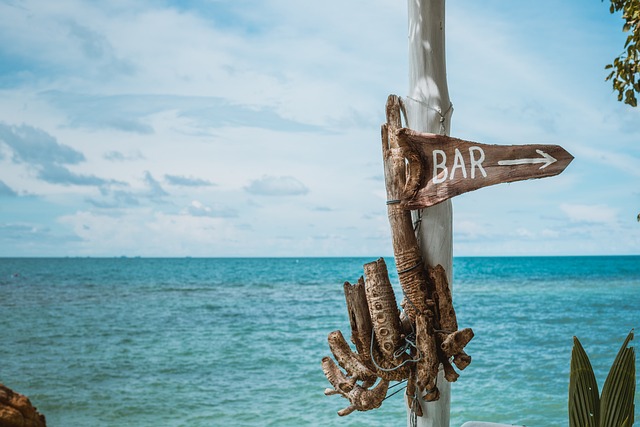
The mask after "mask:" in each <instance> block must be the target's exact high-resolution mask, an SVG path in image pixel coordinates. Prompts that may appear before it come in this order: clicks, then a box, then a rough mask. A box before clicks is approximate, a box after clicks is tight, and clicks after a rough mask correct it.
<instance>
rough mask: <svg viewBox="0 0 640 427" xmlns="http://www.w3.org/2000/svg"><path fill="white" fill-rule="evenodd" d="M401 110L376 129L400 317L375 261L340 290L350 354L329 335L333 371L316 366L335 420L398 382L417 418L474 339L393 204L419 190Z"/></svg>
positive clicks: (441, 276) (377, 399) (377, 400)
mask: <svg viewBox="0 0 640 427" xmlns="http://www.w3.org/2000/svg"><path fill="white" fill-rule="evenodd" d="M401 109H402V103H401V100H400V99H399V98H398V97H396V96H393V95H392V96H390V97H389V99H388V101H387V108H386V113H387V123H386V124H384V125H383V126H382V148H383V158H384V168H385V183H386V188H387V211H388V216H389V222H390V225H391V235H392V240H393V250H394V256H395V262H396V268H397V270H398V278H399V280H400V285H401V287H402V291H403V294H404V298H403V301H402V304H401V306H402V311H401V310H399V309H398V305H397V303H396V298H395V295H394V293H393V288H392V286H391V282H390V281H389V275H388V272H387V266H386V264H385V262H384V260H383V259H382V258H380V259H378V260H377V261H374V262H371V263H368V264H365V265H364V273H365V274H364V278H362V277H361V278H360V279H359V280H358V283H356V284H355V285H352V284H350V283H349V282H346V283H345V284H344V293H345V298H346V302H347V311H348V314H349V321H350V325H351V342H352V343H353V344H354V345H355V351H353V350H352V348H351V346H350V345H349V344H348V343H347V341H346V340H345V338H344V336H343V335H342V332H340V331H334V332H331V333H330V334H329V338H328V341H329V348H330V349H331V353H332V354H333V356H334V358H335V360H336V361H337V362H338V364H336V363H335V362H334V361H333V359H331V358H330V357H325V358H323V359H322V369H323V371H324V374H325V376H326V377H327V379H328V380H329V382H330V383H331V385H332V386H333V389H330V388H329V389H326V390H325V394H326V395H333V394H340V395H342V396H343V397H345V398H346V399H348V400H349V403H350V404H349V406H348V407H346V408H344V409H342V410H340V411H338V414H339V415H341V416H342V415H348V414H350V413H351V412H353V411H356V410H358V411H367V410H370V409H374V408H378V407H379V406H380V405H381V404H382V401H383V400H384V399H385V397H386V396H387V390H388V388H389V383H390V382H391V381H403V380H407V389H406V396H407V404H408V405H409V407H410V408H411V409H412V410H413V411H414V412H415V413H416V414H417V415H420V416H421V415H422V407H421V406H420V404H419V402H418V399H417V397H418V396H421V397H423V398H424V400H426V401H434V400H438V398H439V397H440V393H439V391H438V387H437V378H438V370H439V369H440V366H441V365H442V367H443V369H444V376H445V379H446V380H447V381H450V382H451V381H456V380H457V378H458V373H457V372H456V371H455V369H454V368H453V365H452V363H453V364H454V365H455V366H456V367H457V368H458V369H460V370H462V369H464V368H466V367H467V366H468V365H469V363H471V357H470V356H469V355H467V354H466V353H465V352H464V347H465V345H466V344H467V343H468V342H469V341H470V340H471V338H473V331H472V330H471V329H469V328H467V329H462V330H459V329H458V322H457V319H456V314H455V310H454V309H453V303H452V298H451V292H450V290H449V284H448V282H447V275H446V272H445V270H444V268H443V267H442V266H440V265H438V266H436V267H433V268H432V267H428V266H425V265H424V263H423V260H422V256H421V251H420V248H419V246H418V242H417V239H416V235H415V232H414V229H413V222H412V220H411V212H410V211H409V210H406V209H404V208H403V207H402V205H401V203H400V202H401V200H402V199H403V198H407V196H411V194H408V193H410V192H411V189H414V188H418V183H416V182H414V181H415V179H417V178H416V177H419V176H421V174H420V173H417V172H418V171H413V173H412V171H407V170H406V164H407V162H406V160H405V158H406V156H407V155H411V154H410V153H411V152H412V151H411V150H403V148H402V147H401V146H400V142H399V139H398V138H397V136H396V135H397V131H398V130H399V129H400V128H401V117H400V114H401ZM409 164H412V163H411V162H410V163H409ZM338 365H339V366H338ZM340 368H342V369H340ZM343 370H344V372H343Z"/></svg>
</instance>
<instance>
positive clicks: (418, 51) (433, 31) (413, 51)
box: [405, 0, 453, 427]
mask: <svg viewBox="0 0 640 427" xmlns="http://www.w3.org/2000/svg"><path fill="white" fill-rule="evenodd" d="M408 5H409V7H408V14H409V94H408V96H407V98H406V99H405V105H406V109H407V122H408V127H410V128H411V129H414V130H417V131H423V132H430V133H438V134H445V135H448V134H449V130H450V118H451V114H452V113H453V108H452V106H451V101H450V100H449V90H448V88H447V74H446V63H445V31H444V23H445V20H444V16H445V0H408ZM413 216H414V221H416V220H417V219H418V217H421V219H422V220H421V222H420V225H419V229H418V232H417V233H418V242H419V244H420V248H421V250H422V257H423V259H424V261H425V262H426V263H427V264H428V265H430V266H435V265H438V264H440V265H442V266H443V267H444V269H445V271H446V272H447V278H448V280H449V286H451V284H452V283H453V282H452V273H453V272H452V269H453V226H452V223H453V208H452V205H451V201H450V200H448V201H446V202H442V203H440V204H438V205H436V206H433V207H431V208H428V209H423V210H422V211H421V212H420V213H418V212H414V215H413ZM438 388H439V389H440V399H439V400H437V401H435V402H424V401H421V404H422V407H423V408H424V416H422V417H418V418H417V419H415V418H414V416H413V414H412V412H411V411H410V410H407V425H409V426H417V427H449V411H450V402H451V386H450V384H449V383H448V382H447V381H446V380H445V379H444V375H443V370H442V367H441V369H440V374H439V375H438Z"/></svg>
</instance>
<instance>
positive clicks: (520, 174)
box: [397, 128, 573, 209]
mask: <svg viewBox="0 0 640 427" xmlns="http://www.w3.org/2000/svg"><path fill="white" fill-rule="evenodd" d="M397 138H398V144H399V146H400V148H401V149H402V151H403V153H404V155H405V157H406V159H407V162H408V163H407V172H408V178H407V185H406V187H405V191H404V195H403V198H402V200H401V203H402V205H403V207H405V208H406V209H422V208H426V207H429V206H433V205H435V204H437V203H440V202H443V201H445V200H447V199H450V198H451V197H454V196H457V195H459V194H462V193H466V192H469V191H473V190H477V189H478V188H482V187H487V186H489V185H495V184H500V183H503V182H513V181H522V180H525V179H534V178H544V177H547V176H554V175H558V174H559V173H560V172H562V171H563V170H564V169H565V168H566V167H567V166H568V165H569V163H571V160H573V156H572V155H571V154H569V153H568V152H567V151H566V150H565V149H564V148H562V147H560V146H559V145H538V144H535V145H533V144H530V145H488V144H479V143H477V142H471V141H464V140H462V139H457V138H451V137H448V136H445V135H435V134H429V133H420V132H416V131H413V130H411V129H406V128H404V129H400V130H398V132H397Z"/></svg>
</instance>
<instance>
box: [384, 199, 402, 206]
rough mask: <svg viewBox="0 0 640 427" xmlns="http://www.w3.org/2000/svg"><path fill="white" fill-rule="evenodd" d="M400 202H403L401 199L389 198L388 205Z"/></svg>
mask: <svg viewBox="0 0 640 427" xmlns="http://www.w3.org/2000/svg"><path fill="white" fill-rule="evenodd" d="M400 202H402V200H400V199H394V200H387V205H397V204H398V203H400Z"/></svg>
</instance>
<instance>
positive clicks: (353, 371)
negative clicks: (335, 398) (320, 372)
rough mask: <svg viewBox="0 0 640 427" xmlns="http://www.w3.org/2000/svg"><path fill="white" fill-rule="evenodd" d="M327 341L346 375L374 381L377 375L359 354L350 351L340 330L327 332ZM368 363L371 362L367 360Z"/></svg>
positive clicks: (356, 378)
mask: <svg viewBox="0 0 640 427" xmlns="http://www.w3.org/2000/svg"><path fill="white" fill-rule="evenodd" d="M327 340H328V341H329V348H330V349H331V353H332V354H333V356H334V357H335V358H336V361H337V362H338V364H339V365H340V366H342V368H343V369H344V370H345V371H346V372H347V375H348V376H349V377H351V378H353V379H355V380H361V381H369V382H370V381H372V380H373V381H374V382H375V379H376V378H377V375H376V374H375V373H374V372H373V371H372V370H371V369H370V368H369V367H368V366H367V364H366V363H363V360H362V358H361V355H359V354H358V353H354V352H353V351H351V348H350V347H349V344H348V343H347V341H346V340H345V339H344V336H343V335H342V332H340V331H333V332H331V333H330V334H329V337H328V339H327ZM369 363H371V362H370V361H369Z"/></svg>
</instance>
